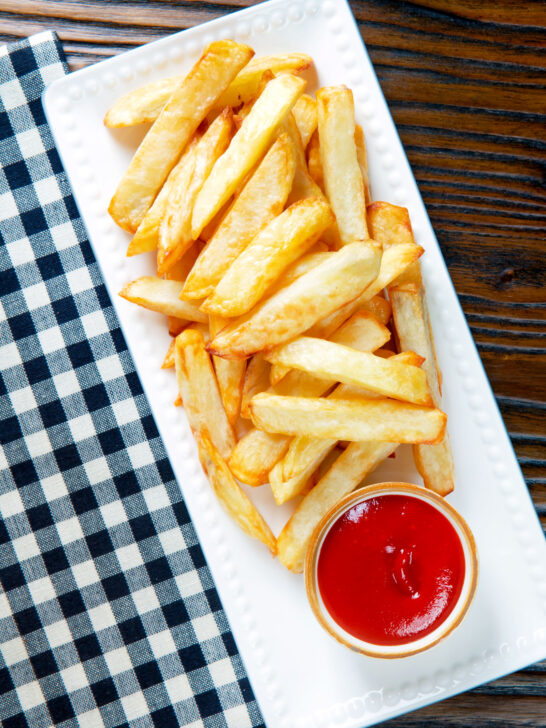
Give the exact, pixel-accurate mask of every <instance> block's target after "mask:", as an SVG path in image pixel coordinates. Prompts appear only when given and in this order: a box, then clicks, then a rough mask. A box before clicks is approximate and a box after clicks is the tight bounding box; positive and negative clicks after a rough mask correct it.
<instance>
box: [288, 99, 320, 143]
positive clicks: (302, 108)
mask: <svg viewBox="0 0 546 728" xmlns="http://www.w3.org/2000/svg"><path fill="white" fill-rule="evenodd" d="M292 113H293V114H294V119H295V120H296V124H297V125H298V131H299V133H300V137H301V143H302V144H303V148H304V149H305V147H306V146H307V145H308V144H309V140H310V139H311V136H312V134H313V132H314V131H315V129H316V128H317V102H316V101H315V99H313V98H311V96H308V95H307V94H302V95H301V96H300V97H299V99H298V100H297V101H296V103H295V104H294V108H293V109H292Z"/></svg>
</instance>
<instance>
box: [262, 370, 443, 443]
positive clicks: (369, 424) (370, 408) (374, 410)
mask: <svg viewBox="0 0 546 728" xmlns="http://www.w3.org/2000/svg"><path fill="white" fill-rule="evenodd" d="M384 361H389V360H388V359H386V360H384ZM250 414H251V417H252V422H253V423H254V426H255V427H258V428H260V429H262V430H264V431H265V432H270V433H276V434H283V435H306V436H308V437H327V438H328V437H335V438H336V439H337V440H349V441H351V442H353V441H358V440H371V439H372V438H373V439H374V440H377V441H379V442H409V443H416V442H426V443H436V442H440V440H441V439H442V438H443V436H444V430H445V424H446V419H447V418H446V415H445V414H444V413H443V412H441V411H440V410H438V409H432V408H428V407H421V406H419V405H415V404H408V403H407V402H399V401H397V400H390V399H370V400H366V399H362V400H361V401H350V400H331V399H322V398H317V399H312V398H306V397H279V396H278V395H276V394H267V393H262V394H257V395H255V396H254V397H253V398H252V400H251V402H250Z"/></svg>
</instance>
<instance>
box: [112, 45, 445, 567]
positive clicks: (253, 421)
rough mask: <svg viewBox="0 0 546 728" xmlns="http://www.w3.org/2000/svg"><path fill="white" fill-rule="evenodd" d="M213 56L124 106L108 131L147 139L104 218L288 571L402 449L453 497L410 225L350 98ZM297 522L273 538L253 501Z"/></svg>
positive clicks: (223, 469)
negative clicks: (134, 264)
mask: <svg viewBox="0 0 546 728" xmlns="http://www.w3.org/2000/svg"><path fill="white" fill-rule="evenodd" d="M253 55H254V52H253V51H252V49H251V48H249V47H248V46H245V45H241V44H238V43H235V42H233V41H230V40H225V41H219V42H215V43H212V44H211V45H209V46H208V47H207V48H206V49H205V51H204V53H203V55H202V56H201V58H200V59H199V60H198V61H197V63H196V64H195V65H194V67H193V68H192V69H191V71H190V72H189V74H188V75H187V76H185V77H184V76H179V77H174V78H166V79H163V80H161V81H159V82H156V83H152V84H148V85H147V86H144V87H142V88H139V89H137V90H136V91H132V92H131V93H129V94H127V95H126V96H124V97H122V98H121V99H120V100H119V101H117V102H116V104H115V105H114V106H113V107H112V108H111V109H110V110H109V111H108V113H107V115H106V118H105V124H106V125H107V126H108V127H112V128H114V127H124V126H132V125H135V124H140V123H144V122H147V123H151V127H150V128H149V130H148V131H147V133H146V135H145V136H144V139H143V141H142V143H141V144H140V146H139V148H138V150H137V151H136V153H135V155H134V158H133V160H132V162H131V163H130V165H129V168H128V169H127V171H126V172H125V174H124V176H123V178H122V180H121V182H120V183H119V186H118V188H117V190H116V192H115V194H114V197H113V198H112V201H111V203H110V207H109V212H110V214H111V215H112V217H113V219H114V220H115V221H116V222H117V223H118V224H119V225H120V226H121V227H122V228H124V229H125V230H127V231H129V232H130V233H131V234H132V239H131V242H130V243H129V248H128V251H127V255H130V256H132V255H136V254H140V253H146V252H150V251H157V275H156V276H146V277H143V278H139V279H138V280H135V281H132V282H131V283H129V284H128V285H127V286H125V288H124V289H123V290H122V291H121V293H120V295H121V296H123V297H124V298H125V299H127V300H129V301H132V302H134V303H137V304H139V305H141V306H144V307H146V308H148V309H151V310H152V311H157V312H159V313H161V314H163V315H166V316H167V322H168V328H169V333H170V334H171V336H172V343H171V346H170V347H169V350H168V351H167V352H166V356H165V360H164V363H163V367H165V368H168V367H174V369H175V371H176V379H177V383H178V389H179V396H178V399H177V401H176V404H183V406H184V409H185V411H186V414H187V417H188V420H189V423H190V426H191V428H192V431H193V433H194V435H195V438H196V441H197V445H198V449H199V454H200V459H201V463H202V465H203V468H204V470H205V472H206V473H207V475H208V478H209V480H210V483H211V485H212V487H213V489H214V490H215V492H216V494H217V496H218V498H219V499H220V501H221V503H222V504H223V505H224V507H225V508H226V510H227V511H228V512H229V514H230V515H231V516H232V517H233V518H234V520H235V521H236V522H237V523H238V524H239V526H240V527H241V528H242V529H243V530H244V531H245V532H246V533H248V534H249V535H250V536H253V537H256V538H258V539H260V540H261V541H263V543H264V544H266V546H268V548H269V549H270V551H271V552H272V553H273V554H277V555H278V557H279V559H280V561H281V562H282V563H283V564H284V565H285V566H286V567H287V568H289V569H291V570H293V571H296V572H299V571H301V570H302V568H303V563H304V558H305V552H306V549H307V546H308V543H309V539H310V536H311V534H312V532H313V530H314V528H315V527H316V525H317V524H318V522H319V521H320V520H321V518H322V516H323V515H324V514H325V513H326V511H328V510H329V509H330V508H331V507H332V506H333V505H334V504H335V503H336V502H337V501H338V500H339V499H340V498H342V497H343V496H344V495H346V494H347V493H348V492H350V491H352V490H353V489H355V488H356V487H357V486H358V485H359V484H360V483H361V482H362V481H363V480H364V478H366V476H368V475H369V473H371V472H372V471H373V470H374V469H375V468H376V467H377V466H378V465H379V464H380V463H381V462H382V461H383V460H384V459H385V458H387V457H389V456H390V455H392V454H393V453H394V451H395V450H396V448H397V447H398V445H399V444H401V443H411V444H412V445H413V451H414V456H415V463H416V465H417V468H418V470H419V472H420V473H421V475H422V477H423V480H424V483H425V485H426V487H427V488H431V489H432V490H434V491H436V492H437V493H440V494H442V495H445V494H447V493H449V492H450V491H451V490H452V488H453V477H454V476H453V462H452V456H451V452H450V447H449V444H448V440H447V436H446V434H445V427H446V415H445V413H444V412H442V411H441V409H440V405H441V377H440V374H439V371H438V367H437V364H436V359H435V354H434V344H433V339H432V334H431V329H430V325H429V320H428V314H427V307H426V303H425V293H424V290H423V283H422V279H421V274H420V268H419V262H418V261H419V257H420V256H421V254H422V253H423V250H422V248H421V247H420V246H419V245H416V243H415V241H414V239H413V235H412V230H411V224H410V220H409V216H408V212H407V210H406V209H405V208H401V207H396V206H394V205H391V204H389V203H387V202H371V197H370V190H369V183H368V171H367V162H366V148H365V142H364V135H363V132H362V129H361V128H360V126H358V125H357V124H355V113H354V104H353V96H352V93H351V91H350V90H349V89H348V88H346V87H345V86H331V87H327V88H321V89H320V90H318V91H317V93H316V97H315V98H312V97H311V96H309V95H307V94H304V93H303V92H304V88H305V85H306V82H305V80H304V78H303V77H302V76H301V75H300V74H301V73H302V72H304V71H305V70H306V69H308V68H309V67H310V66H311V64H312V59H311V58H310V57H308V56H306V55H303V54H299V53H292V54H285V55H279V56H265V57H261V58H253ZM241 482H242V483H245V484H247V485H249V486H253V487H256V486H263V485H265V484H267V483H269V484H270V487H271V489H272V492H273V495H274V498H275V500H276V502H277V503H278V504H282V503H285V502H286V501H288V500H290V499H296V501H295V502H296V503H297V507H296V508H295V510H294V513H293V515H292V517H291V518H290V519H289V521H288V522H287V523H286V525H285V526H284V528H283V530H282V532H281V533H280V535H279V537H278V538H275V536H274V535H273V533H272V531H271V529H270V528H269V526H268V525H267V523H266V522H265V521H264V519H263V518H262V516H261V515H260V513H259V512H258V510H257V509H256V507H255V506H254V504H253V503H252V500H251V499H250V498H249V496H248V494H247V491H246V490H245V489H243V488H242V487H241V485H240V483H241Z"/></svg>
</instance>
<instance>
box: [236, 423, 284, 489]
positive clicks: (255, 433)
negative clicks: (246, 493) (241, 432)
mask: <svg viewBox="0 0 546 728" xmlns="http://www.w3.org/2000/svg"><path fill="white" fill-rule="evenodd" d="M289 443H290V438H289V437H286V436H285V435H270V434H268V433H267V432H261V430H256V429H252V430H250V432H248V433H247V434H246V435H245V436H244V437H242V438H241V439H240V440H239V442H238V443H237V444H236V445H235V448H234V450H233V452H232V453H231V457H230V458H229V461H228V463H229V467H230V470H231V472H232V473H233V475H235V477H236V478H239V480H240V481H241V482H242V483H246V484H247V485H251V486H253V487H256V486H258V485H263V484H264V483H267V476H268V473H269V471H270V470H271V468H272V467H273V466H274V465H275V463H276V462H277V461H278V460H280V459H281V458H282V456H283V455H284V453H285V452H286V450H287V448H288V445H289Z"/></svg>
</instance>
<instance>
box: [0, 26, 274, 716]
mask: <svg viewBox="0 0 546 728" xmlns="http://www.w3.org/2000/svg"><path fill="white" fill-rule="evenodd" d="M67 72H68V67H67V65H66V62H65V59H64V54H63V51H62V48H61V45H60V43H59V40H58V38H57V37H56V35H55V34H54V33H52V32H46V33H40V34H38V35H35V36H32V37H31V38H28V39H27V40H23V41H21V42H17V43H12V44H9V45H7V46H4V47H2V48H0V370H1V378H0V439H1V445H2V448H1V450H0V584H1V586H2V590H1V591H0V655H1V657H0V722H1V724H2V726H3V727H4V728H20V727H22V726H33V727H34V726H36V727H38V726H40V727H42V726H50V725H58V724H62V725H63V726H64V727H65V728H69V727H70V728H71V727H72V726H80V727H81V728H91V727H92V728H96V727H97V726H103V725H104V726H112V727H113V726H129V725H130V726H139V727H142V728H144V726H157V728H170V727H171V726H173V727H174V726H176V727H178V726H187V725H191V726H192V727H195V728H197V727H198V726H207V727H209V726H210V727H212V726H214V728H219V727H220V726H228V727H229V728H231V727H233V728H247V727H248V728H251V727H255V726H262V725H263V721H262V718H261V715H260V712H259V709H258V706H257V704H256V701H255V699H254V696H253V693H252V689H251V687H250V683H249V681H248V678H247V676H246V674H245V671H244V667H243V665H242V662H241V660H240V657H239V654H238V652H237V648H236V645H235V642H234V639H233V636H232V633H231V631H230V628H229V625H228V622H227V619H226V616H225V614H224V612H223V610H222V607H221V604H220V601H219V598H218V594H217V592H216V590H215V587H214V582H213V580H212V577H211V574H210V572H209V570H208V567H207V565H206V562H205V559H204V557H203V553H202V551H201V548H200V546H199V543H198V541H197V538H196V535H195V532H194V529H193V526H192V524H191V521H190V518H189V516H188V512H187V510H186V507H185V505H184V501H183V499H182V496H181V493H180V488H179V486H178V484H177V483H176V481H175V480H174V476H173V473H172V470H171V467H170V465H169V461H168V459H167V455H166V453H165V449H164V447H163V444H162V442H161V440H160V438H159V435H158V431H157V428H156V425H155V423H154V420H153V417H152V415H151V412H150V409H149V407H148V404H147V402H146V399H145V397H144V394H143V391H142V388H141V385H140V382H139V379H138V376H137V374H136V372H135V369H134V366H133V363H132V360H131V358H130V356H129V353H128V351H127V347H126V345H125V342H124V340H123V336H122V334H121V330H120V328H119V324H118V322H117V319H116V315H115V313H114V310H113V308H112V306H111V303H110V300H109V298H108V295H107V292H106V289H105V287H104V284H103V281H102V279H101V276H100V273H99V270H98V267H97V264H96V262H95V259H94V256H93V253H92V251H91V248H90V245H89V241H88V239H87V236H86V231H85V229H84V226H83V223H82V221H81V219H80V217H79V214H78V210H77V208H76V205H75V203H74V199H73V197H72V194H71V191H70V187H69V185H68V182H67V179H66V176H65V174H64V172H63V168H62V165H61V163H60V160H59V157H58V155H57V152H56V150H55V146H54V143H53V139H52V136H51V133H50V130H49V128H48V126H47V123H46V119H45V116H44V113H43V109H42V104H41V94H42V92H43V90H44V88H45V87H46V86H47V84H48V83H50V82H51V81H53V80H54V79H56V78H59V77H60V76H62V75H63V74H65V73H67Z"/></svg>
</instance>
